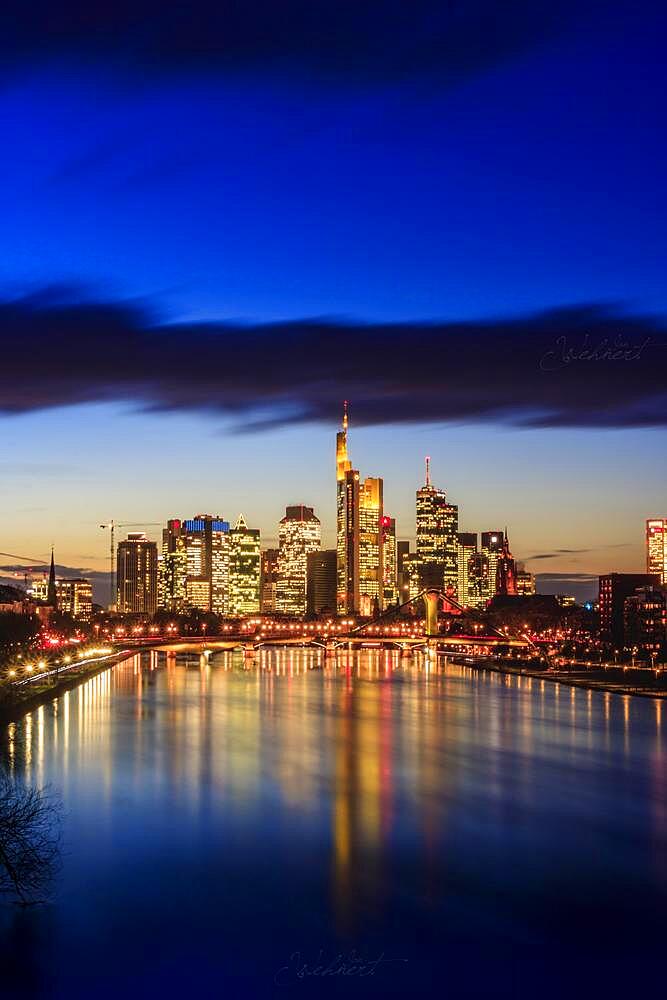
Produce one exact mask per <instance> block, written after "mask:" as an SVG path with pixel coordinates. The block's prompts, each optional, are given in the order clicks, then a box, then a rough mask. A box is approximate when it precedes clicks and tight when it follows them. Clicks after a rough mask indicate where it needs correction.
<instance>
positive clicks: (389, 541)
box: [381, 514, 398, 608]
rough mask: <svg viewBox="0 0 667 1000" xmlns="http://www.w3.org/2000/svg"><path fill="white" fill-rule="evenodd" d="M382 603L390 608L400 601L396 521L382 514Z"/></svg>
mask: <svg viewBox="0 0 667 1000" xmlns="http://www.w3.org/2000/svg"><path fill="white" fill-rule="evenodd" d="M381 530H382V579H383V585H382V604H383V607H385V608H388V607H390V606H391V605H392V604H396V602H397V601H398V568H397V549H396V521H395V519H394V518H393V517H387V515H386V514H384V515H383V516H382V523H381Z"/></svg>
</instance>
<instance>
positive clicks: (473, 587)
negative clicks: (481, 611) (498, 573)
mask: <svg viewBox="0 0 667 1000" xmlns="http://www.w3.org/2000/svg"><path fill="white" fill-rule="evenodd" d="M490 591H491V584H490V570H489V557H488V555H487V553H486V552H484V551H483V550H482V551H481V552H475V553H474V554H473V555H471V556H470V557H469V559H468V602H467V603H468V607H470V608H485V607H486V605H487V604H488V603H489V600H490V598H489V594H490Z"/></svg>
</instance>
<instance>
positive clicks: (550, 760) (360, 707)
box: [0, 651, 667, 998]
mask: <svg viewBox="0 0 667 1000" xmlns="http://www.w3.org/2000/svg"><path fill="white" fill-rule="evenodd" d="M320 662H321V661H318V660H317V658H316V656H315V655H314V654H312V653H309V652H303V651H299V652H291V653H286V652H282V653H277V652H265V653H263V654H262V658H261V660H260V659H259V658H258V659H257V660H256V665H255V666H254V667H252V668H251V669H248V670H243V669H242V660H241V659H240V657H238V656H236V655H234V656H232V655H231V654H219V655H217V656H215V657H213V658H212V660H211V661H210V664H209V665H205V664H204V662H202V663H201V664H200V661H199V659H198V658H192V659H191V660H190V661H189V663H188V662H186V660H185V659H181V658H180V657H179V658H178V660H176V659H175V658H174V657H170V659H169V661H168V662H167V661H166V658H165V656H164V655H161V656H160V658H159V660H158V658H157V657H156V655H155V654H153V655H152V656H151V655H150V654H144V655H143V658H141V659H140V658H139V657H136V658H134V659H132V660H128V661H127V662H126V663H124V664H122V665H120V666H118V667H116V668H114V669H112V670H110V671H109V672H107V673H105V674H102V675H100V676H98V677H96V678H94V679H93V680H91V681H89V682H88V683H86V684H84V685H83V686H82V687H80V688H78V689H77V690H75V691H72V692H70V693H69V694H66V695H64V696H63V697H61V698H59V699H58V700H57V701H56V702H54V703H53V704H50V705H48V706H45V707H44V708H42V709H39V710H38V711H34V712H32V713H31V714H30V715H28V716H26V718H25V719H23V721H22V722H20V723H18V724H16V725H13V726H10V727H9V728H8V729H7V730H5V732H4V736H3V747H2V752H3V754H4V756H5V758H6V761H7V764H8V766H9V767H10V768H13V770H14V772H15V773H16V774H20V775H24V776H26V777H27V778H29V779H30V780H33V781H35V782H37V783H39V784H43V783H45V782H50V783H52V784H53V785H54V786H55V787H56V788H57V789H58V790H59V791H60V792H61V794H62V798H63V801H64V808H65V821H64V840H65V845H64V857H63V868H62V872H61V875H60V877H59V880H58V884H57V886H56V888H55V893H54V899H53V902H52V903H51V904H49V905H47V906H44V907H39V908H34V909H30V910H19V909H17V908H15V907H12V906H8V905H3V906H1V907H0V942H1V945H0V970H1V971H0V995H2V996H5V995H7V996H10V995H14V996H22V997H32V996H38V997H49V998H51V997H68V998H79V997H86V998H100V997H101V998H106V997H111V996H113V997H120V998H128V997H171V996H180V997H195V996H199V995H201V996H205V997H221V998H222V997H231V998H235V997H252V996H260V997H261V996H267V997H268V996H299V997H301V996H303V997H306V996H316V995H325V996H329V995H331V996H333V995H336V996H355V997H356V996H368V997H370V996H386V995H392V996H393V995H396V996H414V997H421V996H424V997H432V996H434V995H437V996H444V997H451V998H458V997H468V996H475V997H521V998H523V997H526V998H528V997H530V998H533V997H537V998H545V997H546V998H551V997H579V996H581V997H584V996H585V997H598V996H599V997H605V998H610V997H621V996H622V997H628V996H629V995H631V994H636V993H637V992H638V991H640V990H645V989H646V990H650V991H651V993H652V995H656V991H657V994H658V995H659V994H661V993H662V983H663V980H664V955H665V944H664V938H665V932H666V928H665V915H666V912H667V910H666V904H667V850H666V848H667V795H666V793H667V768H666V766H665V735H664V727H665V726H666V725H667V717H666V718H665V719H664V721H662V720H661V705H660V703H659V702H657V701H652V700H649V699H641V698H638V699H630V698H623V697H618V696H611V695H604V694H602V693H597V692H596V693H590V692H586V691H581V690H576V691H575V690H570V689H568V688H565V687H558V686H556V685H551V684H549V683H548V682H547V683H545V682H540V681H535V680H533V681H531V680H529V679H518V678H512V679H510V678H503V677H499V676H497V675H491V674H483V673H481V674H477V673H472V672H470V671H466V670H464V669H462V668H458V667H455V666H451V665H445V664H444V662H439V663H438V664H437V666H433V667H432V668H431V669H430V670H429V669H426V666H425V664H424V662H423V661H421V660H416V661H414V662H412V661H407V663H406V661H405V660H403V661H401V660H400V659H399V658H397V656H393V655H391V654H384V653H375V652H368V653H362V654H359V655H358V656H354V657H352V656H351V655H350V656H349V658H343V659H339V661H338V665H337V667H330V666H327V668H326V669H325V670H322V669H313V667H315V668H317V666H318V663H320ZM269 667H270V668H271V669H270V670H269V669H268V668H269ZM665 711H666V712H667V705H666V706H665ZM297 952H298V956H297V955H295V953H297ZM353 953H356V956H358V957H359V958H361V959H362V960H363V961H364V962H365V963H367V964H366V965H364V966H361V967H360V966H359V965H358V964H357V965H355V964H354V961H355V959H354V956H353ZM338 956H343V957H342V958H338ZM381 956H382V959H381V961H380V962H379V963H378V962H377V960H378V959H379V958H380V957H381ZM343 963H346V965H347V969H348V971H350V972H353V973H355V974H353V975H352V974H351V975H348V976H347V977H345V978H344V977H342V976H341V975H333V974H332V973H334V972H336V971H340V969H341V968H342V966H343ZM369 963H375V964H374V965H371V964H369ZM304 965H307V967H308V969H310V970H313V969H315V968H317V966H320V968H321V971H323V970H324V968H326V967H327V966H328V967H329V973H330V974H329V975H327V976H322V975H318V976H305V975H304V974H303V972H304V969H303V967H304ZM361 972H363V973H364V975H360V974H359V973H361ZM371 973H372V974H371Z"/></svg>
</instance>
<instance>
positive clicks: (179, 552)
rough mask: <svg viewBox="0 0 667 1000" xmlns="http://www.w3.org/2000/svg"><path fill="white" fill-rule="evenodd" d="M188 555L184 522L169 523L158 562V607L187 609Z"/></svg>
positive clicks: (168, 609) (170, 521) (175, 520)
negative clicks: (183, 527) (183, 528)
mask: <svg viewBox="0 0 667 1000" xmlns="http://www.w3.org/2000/svg"><path fill="white" fill-rule="evenodd" d="M187 575H188V574H187V555H186V551H185V536H184V533H183V530H182V522H181V521H180V520H179V519H178V518H172V519H171V520H169V521H167V527H166V528H164V529H163V531H162V551H161V553H160V556H159V561H158V607H160V608H163V609H164V610H165V611H174V612H179V611H183V610H184V609H185V607H186V580H187Z"/></svg>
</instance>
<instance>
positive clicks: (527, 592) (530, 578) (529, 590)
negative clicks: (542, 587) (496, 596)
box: [516, 569, 535, 597]
mask: <svg viewBox="0 0 667 1000" xmlns="http://www.w3.org/2000/svg"><path fill="white" fill-rule="evenodd" d="M516 592H517V594H518V595H519V596H520V597H532V596H533V594H535V576H534V575H533V574H532V573H528V571H527V570H525V569H517V572H516Z"/></svg>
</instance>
